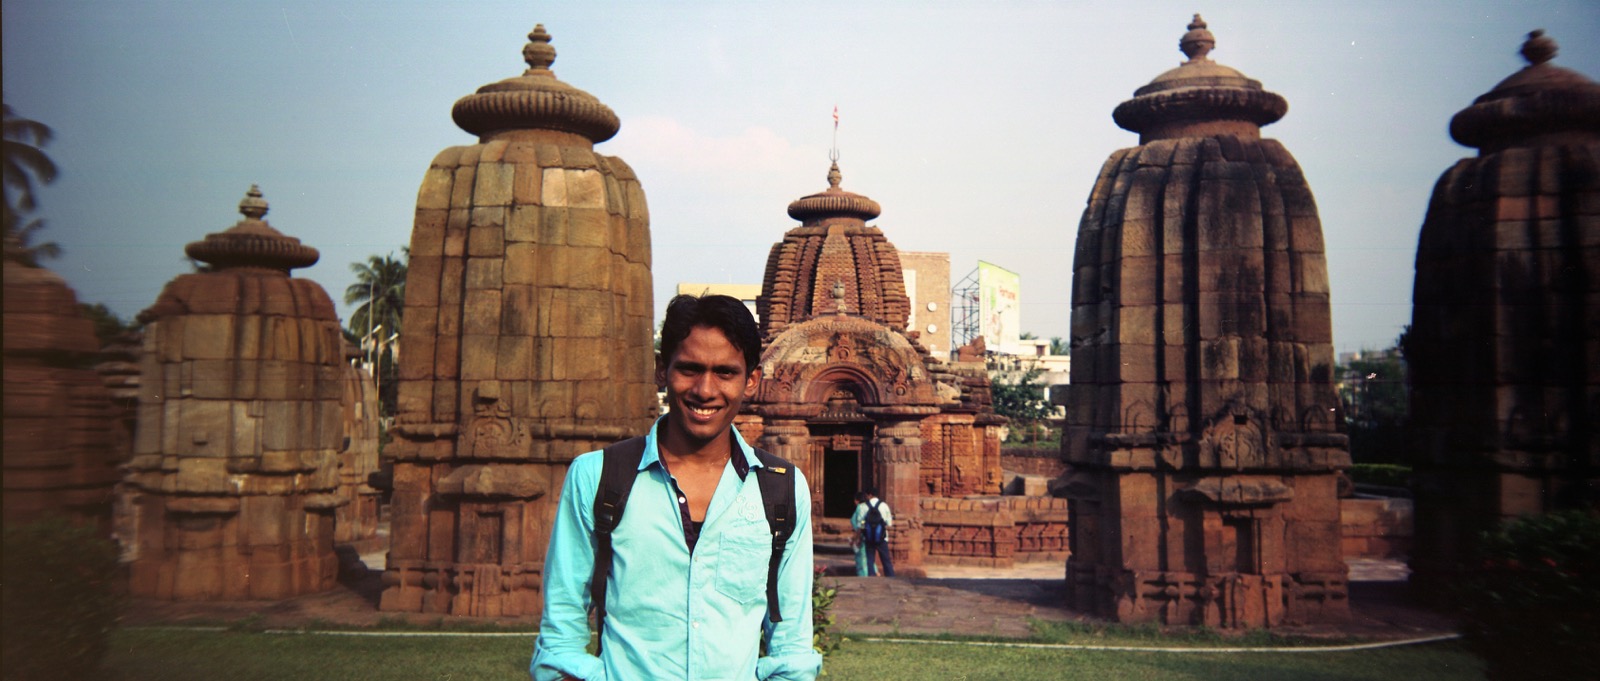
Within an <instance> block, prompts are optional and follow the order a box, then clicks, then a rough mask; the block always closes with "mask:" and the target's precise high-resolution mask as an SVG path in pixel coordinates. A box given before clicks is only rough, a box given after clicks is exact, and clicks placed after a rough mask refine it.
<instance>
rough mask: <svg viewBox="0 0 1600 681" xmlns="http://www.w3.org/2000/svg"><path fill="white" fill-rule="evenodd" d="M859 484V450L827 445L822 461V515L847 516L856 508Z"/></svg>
mask: <svg viewBox="0 0 1600 681" xmlns="http://www.w3.org/2000/svg"><path fill="white" fill-rule="evenodd" d="M862 489H863V487H862V485H861V451H860V450H854V449H845V450H839V449H834V448H832V447H829V448H828V449H827V450H825V452H824V454H823V461H822V516H823V517H824V518H848V517H850V514H851V513H854V512H855V510H856V502H855V496H856V492H859V491H861V490H862Z"/></svg>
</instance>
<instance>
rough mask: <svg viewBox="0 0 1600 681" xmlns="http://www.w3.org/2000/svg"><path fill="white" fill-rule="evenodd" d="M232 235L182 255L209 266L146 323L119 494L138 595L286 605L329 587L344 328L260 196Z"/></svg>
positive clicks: (247, 202)
mask: <svg viewBox="0 0 1600 681" xmlns="http://www.w3.org/2000/svg"><path fill="white" fill-rule="evenodd" d="M239 212H240V213H243V214H244V216H245V217H244V219H242V220H240V221H239V222H238V223H237V224H235V225H234V226H233V227H232V228H230V229H228V230H226V231H223V232H220V233H216V234H209V235H207V236H206V238H205V239H203V240H201V241H196V242H194V243H191V244H189V245H188V246H187V247H185V248H184V251H185V252H186V253H188V254H189V256H190V257H192V258H194V259H195V260H198V261H200V262H202V263H206V264H208V265H209V271H205V272H200V273H194V274H185V275H181V276H179V277H178V278H177V279H174V280H172V281H171V282H170V283H168V284H167V286H166V288H165V289H163V290H162V291H161V296H160V297H159V298H157V299H156V302H155V304H154V305H152V306H150V308H148V309H146V310H145V311H144V312H141V313H140V314H139V320H140V321H142V322H144V323H145V325H146V326H145V334H144V354H143V356H142V357H141V359H140V379H139V419H138V432H137V434H136V436H135V438H134V450H133V458H132V460H131V461H130V462H129V463H128V467H127V468H128V472H127V478H126V484H125V485H124V486H123V490H122V491H121V493H122V494H124V495H128V501H127V504H128V505H129V506H131V507H132V509H131V512H132V514H133V518H132V520H131V527H132V528H133V529H132V531H133V536H132V537H129V538H125V539H124V541H125V542H131V546H128V547H126V555H129V556H130V557H131V558H132V559H133V562H132V565H131V568H130V573H129V576H130V591H131V592H132V593H133V594H134V595H137V596H145V597H150V598H162V599H171V600H276V599H282V598H288V597H291V596H296V595H299V594H305V593H313V592H317V591H323V590H326V589H328V588H331V587H332V586H333V585H334V580H335V578H336V577H337V576H338V570H337V567H338V562H337V559H336V558H335V556H334V551H333V524H334V510H335V508H337V507H338V506H339V505H340V504H341V503H342V500H341V499H340V498H339V496H338V495H337V494H336V493H335V492H336V488H337V487H338V484H339V470H338V464H339V461H338V454H337V452H338V450H339V449H340V446H341V444H342V440H343V438H344V428H343V423H342V420H343V409H342V408H341V406H340V396H341V395H342V394H343V391H344V381H343V377H342V375H341V370H342V369H343V364H344V357H343V353H342V352H341V351H340V343H341V342H342V341H341V337H340V331H339V320H338V317H336V316H335V315H334V311H333V301H332V300H330V299H329V298H328V294H327V292H325V291H323V290H322V287H321V286H318V285H317V284H316V283H315V282H313V281H310V280H307V279H295V278H292V277H290V276H289V271H290V270H291V269H295V268H300V267H309V266H311V265H312V264H314V263H316V261H317V257H318V255H317V251H316V249H314V248H311V247H310V246H305V245H302V244H301V243H300V240H299V239H295V238H292V237H287V236H284V235H283V234H282V233H280V232H278V230H276V229H273V228H272V226H271V225H268V224H267V222H266V221H265V220H263V219H262V218H263V217H264V216H265V215H266V214H267V202H266V201H264V200H262V197H261V191H260V190H258V189H257V188H255V187H253V186H252V187H251V188H250V191H249V193H248V194H247V195H246V196H245V198H244V200H243V201H242V202H240V203H239Z"/></svg>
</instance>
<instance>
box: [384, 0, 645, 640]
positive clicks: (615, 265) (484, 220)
mask: <svg viewBox="0 0 1600 681" xmlns="http://www.w3.org/2000/svg"><path fill="white" fill-rule="evenodd" d="M528 40H529V42H528V44H527V46H526V47H525V48H523V51H522V54H523V58H524V59H525V60H526V61H527V63H528V69H527V71H525V72H524V73H523V74H522V75H521V76H517V77H514V78H508V79H506V80H502V81H500V82H498V83H492V84H489V85H485V86H483V87H481V88H479V89H478V91H477V93H476V94H471V95H467V96H466V97H463V98H462V99H461V100H459V101H457V102H456V104H455V108H454V110H453V112H452V113H453V116H454V118H455V122H456V124H457V125H458V126H460V127H461V129H462V130H465V131H467V132H469V133H471V134H474V135H477V136H478V143H477V144H474V145H471V146H462V147H451V148H449V149H446V150H444V151H443V152H442V153H440V154H439V155H438V157H437V158H435V159H434V160H433V165H432V167H430V168H429V169H428V171H427V174H426V175H424V177H423V180H422V188H421V189H420V190H419V191H418V192H417V211H416V222H415V226H414V228H413V230H412V234H411V263H410V273H409V277H408V281H407V284H406V305H405V327H404V328H403V329H402V331H401V337H400V342H401V347H403V348H405V352H404V353H402V354H401V356H400V366H399V372H400V384H399V413H398V414H397V416H396V424H395V427H394V429H393V431H392V432H393V433H394V436H395V439H394V441H393V442H392V443H391V444H390V445H389V448H387V449H386V450H385V454H386V455H387V454H388V453H389V452H393V456H394V489H393V492H392V495H393V496H392V503H391V507H390V512H391V528H390V550H389V562H388V569H387V571H386V572H385V573H384V576H383V577H384V592H383V598H382V601H381V603H380V606H379V607H380V608H381V609H383V610H389V611H407V612H430V613H441V614H455V615H475V616H500V615H505V616H513V615H536V614H538V613H539V610H540V606H541V599H540V587H541V581H540V574H541V571H542V569H543V564H544V553H545V545H546V544H547V543H548V541H549V528H550V524H551V522H552V521H553V519H554V517H555V505H556V500H557V497H558V496H559V494H560V491H561V484H562V480H563V478H564V477H565V475H566V469H567V464H568V463H569V462H570V461H571V460H572V459H573V458H574V457H576V456H577V455H578V454H581V453H583V452H587V451H591V450H595V449H599V448H601V447H603V446H605V445H606V444H609V443H611V442H613V441H616V440H620V439H623V438H625V437H629V436H632V435H635V434H640V433H643V432H644V431H645V430H646V429H648V428H649V426H650V424H651V423H652V421H653V419H654V417H655V415H656V414H657V413H659V412H658V406H657V400H656V394H655V377H654V369H655V358H654V346H653V343H652V341H653V337H652V333H653V330H652V324H651V317H652V315H653V314H654V308H653V305H652V302H651V280H650V229H649V224H650V222H649V214H648V211H647V209H646V206H645V199H644V191H643V190H642V189H641V188H640V186H639V181H638V180H637V179H636V178H635V177H634V174H633V170H632V169H630V168H629V167H628V165H627V164H626V163H623V162H622V160H621V159H617V158H613V157H608V156H602V155H600V154H596V153H595V152H594V145H595V144H597V143H599V142H603V141H605V140H608V139H610V138H611V137H612V136H613V135H615V134H616V132H617V129H618V126H619V122H618V120H617V116H616V114H614V113H612V111H611V109H610V108H608V107H606V105H604V104H601V103H600V101H599V100H597V99H595V98H594V96H593V95H590V94H589V93H587V92H584V91H582V90H579V89H577V88H574V87H572V86H571V85H568V84H566V83H563V82H561V81H560V80H557V79H556V77H555V74H554V73H552V72H551V71H550V64H551V63H552V62H553V61H554V60H555V56H556V53H555V48H553V47H551V46H550V35H549V34H548V33H546V32H545V30H544V26H542V25H540V26H537V27H535V28H534V30H533V32H532V33H530V34H528Z"/></svg>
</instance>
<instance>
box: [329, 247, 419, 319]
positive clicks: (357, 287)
mask: <svg viewBox="0 0 1600 681" xmlns="http://www.w3.org/2000/svg"><path fill="white" fill-rule="evenodd" d="M401 253H402V257H401V258H399V259H396V258H395V257H394V254H393V253H390V254H388V255H384V256H381V257H380V256H376V255H374V256H369V257H368V258H367V261H366V262H356V263H350V271H351V272H352V273H354V274H355V275H356V282H355V283H354V284H351V285H350V286H349V287H347V288H345V290H344V302H345V304H355V303H360V305H358V306H357V307H356V309H355V310H354V311H353V312H351V313H350V323H349V325H348V328H349V330H350V333H351V334H352V335H354V336H356V337H357V338H361V337H365V336H366V335H368V334H369V333H371V332H372V331H373V330H374V329H379V328H381V329H382V331H381V334H382V337H384V338H388V337H390V336H392V335H394V334H396V333H399V332H400V315H401V313H402V311H403V310H404V309H405V304H406V264H407V262H408V261H409V260H410V259H411V249H409V248H405V249H401Z"/></svg>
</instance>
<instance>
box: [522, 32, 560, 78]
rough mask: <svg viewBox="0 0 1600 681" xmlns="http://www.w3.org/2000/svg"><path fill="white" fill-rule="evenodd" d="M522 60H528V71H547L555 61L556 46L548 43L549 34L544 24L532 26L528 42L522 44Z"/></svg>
mask: <svg viewBox="0 0 1600 681" xmlns="http://www.w3.org/2000/svg"><path fill="white" fill-rule="evenodd" d="M522 60H523V61H526V62H528V70H529V71H549V70H550V65H551V64H554V63H555V61H556V48H555V47H553V46H551V45H550V34H549V33H546V32H545V30H544V24H538V25H536V26H534V27H533V32H532V33H529V34H528V44H527V45H524V46H522Z"/></svg>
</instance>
